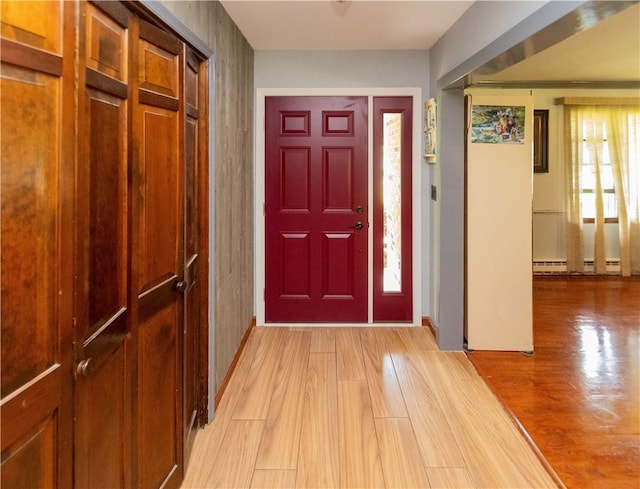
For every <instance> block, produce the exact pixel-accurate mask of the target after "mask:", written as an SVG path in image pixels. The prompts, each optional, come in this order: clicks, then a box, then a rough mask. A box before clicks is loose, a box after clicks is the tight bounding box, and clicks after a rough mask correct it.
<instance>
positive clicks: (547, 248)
mask: <svg viewBox="0 0 640 489" xmlns="http://www.w3.org/2000/svg"><path fill="white" fill-rule="evenodd" d="M560 97H640V90H595V89H591V90H585V89H564V90H560V89H545V90H540V89H537V90H534V91H533V104H534V108H535V109H548V110H549V173H534V174H533V259H534V260H548V259H558V260H564V259H566V258H567V255H566V246H565V243H566V239H565V238H566V237H565V214H564V212H565V201H564V198H565V197H564V165H565V161H564V141H563V133H564V107H563V106H561V105H555V104H554V100H555V99H556V98H560ZM593 227H594V225H593V224H585V225H584V232H585V237H584V243H585V254H584V257H585V259H587V260H591V259H593V248H594V241H593ZM605 234H606V257H607V258H614V259H615V258H620V247H619V244H618V225H617V224H605Z"/></svg>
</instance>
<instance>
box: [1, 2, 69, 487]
mask: <svg viewBox="0 0 640 489" xmlns="http://www.w3.org/2000/svg"><path fill="white" fill-rule="evenodd" d="M75 20H76V19H75V9H74V6H73V5H67V4H64V3H63V2H39V3H30V2H3V3H2V28H1V29H2V30H1V36H2V41H1V42H2V45H1V49H0V52H1V55H0V56H1V62H2V66H1V72H0V93H1V100H0V107H1V117H2V119H1V120H2V124H1V134H0V137H1V147H0V151H1V153H2V167H1V176H0V181H1V184H0V185H1V187H0V196H1V197H0V199H1V209H2V210H1V215H0V221H1V223H0V228H1V229H0V243H1V250H0V252H1V257H2V263H1V266H0V269H1V298H0V301H1V304H2V312H1V324H2V326H1V328H2V331H1V335H2V342H1V345H2V346H1V355H0V358H1V360H0V361H1V369H2V381H1V396H2V400H1V401H0V402H1V405H0V406H1V407H0V410H1V419H0V423H1V425H2V432H1V439H2V441H1V444H2V469H1V472H2V476H1V482H0V485H1V486H2V487H3V488H5V489H11V488H20V489H23V488H40V487H60V488H66V487H72V460H71V456H72V443H71V440H70V439H69V437H68V435H69V434H70V433H71V432H72V425H71V423H72V416H73V411H72V403H71V399H72V382H73V375H72V370H73V352H72V301H73V258H72V256H73V240H72V239H70V237H71V236H72V235H73V229H72V223H73V214H72V206H69V205H66V203H67V202H69V201H70V200H71V199H72V198H73V197H72V196H73V194H72V192H73V188H74V184H73V171H74V168H73V164H74V159H75V154H74V151H75V150H74V148H75V145H74V141H75V134H74V117H75V98H74V93H73V78H74V30H73V27H74V23H75ZM69 87H70V88H71V90H69Z"/></svg>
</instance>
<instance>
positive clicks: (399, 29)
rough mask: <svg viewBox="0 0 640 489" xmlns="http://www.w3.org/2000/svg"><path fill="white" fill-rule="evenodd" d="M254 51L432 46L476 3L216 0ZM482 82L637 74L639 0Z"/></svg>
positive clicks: (632, 76)
mask: <svg viewBox="0 0 640 489" xmlns="http://www.w3.org/2000/svg"><path fill="white" fill-rule="evenodd" d="M221 3H222V4H223V6H224V8H225V10H226V11H227V13H228V14H229V15H230V16H231V18H232V19H233V20H234V22H235V23H236V25H237V26H238V27H239V29H240V30H241V32H242V33H243V34H244V36H245V37H246V38H247V40H248V41H249V44H251V46H252V47H253V48H254V49H255V50H361V49H362V50H364V49H374V50H377V49H429V48H431V46H432V45H433V44H434V43H435V42H436V41H437V40H438V39H439V38H440V37H441V36H442V35H443V34H444V33H445V32H446V31H447V30H448V29H449V28H450V27H451V26H452V25H453V24H454V23H455V22H456V21H457V20H458V19H459V18H460V17H461V16H462V15H463V14H464V12H465V11H466V10H467V9H468V8H469V7H470V6H471V5H472V4H473V1H469V0H465V1H462V0H461V1H451V0H445V1H433V0H421V1H409V0H395V1H380V0H373V1H372V0H342V1H340V0H316V1H307V0H284V1H273V0H221ZM481 78H482V80H498V81H509V80H520V81H522V80H525V81H528V80H534V81H535V80H558V81H562V80H574V81H575V80H578V81H638V80H640V3H638V4H635V5H633V6H632V7H629V8H626V9H625V10H623V11H622V12H620V13H617V14H615V15H613V16H611V17H609V18H607V19H605V20H603V21H601V22H600V23H598V24H597V25H595V26H594V27H592V28H590V29H587V30H584V31H582V32H580V33H578V34H574V35H572V36H569V37H568V38H567V39H565V40H564V41H562V42H559V43H557V44H555V45H553V46H551V47H549V48H547V49H545V50H543V51H541V52H538V53H537V54H533V55H530V56H528V57H527V58H526V59H525V60H524V61H521V62H519V63H517V64H514V65H512V66H510V67H508V68H506V69H504V70H502V71H500V72H499V73H496V74H492V75H483V76H482V77H481Z"/></svg>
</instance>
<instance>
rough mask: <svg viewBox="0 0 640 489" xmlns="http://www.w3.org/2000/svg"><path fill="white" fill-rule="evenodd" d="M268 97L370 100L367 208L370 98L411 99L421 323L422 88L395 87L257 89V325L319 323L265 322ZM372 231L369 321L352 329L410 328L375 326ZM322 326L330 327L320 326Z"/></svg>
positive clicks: (417, 321)
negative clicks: (367, 98)
mask: <svg viewBox="0 0 640 489" xmlns="http://www.w3.org/2000/svg"><path fill="white" fill-rule="evenodd" d="M270 96H345V97H363V96H364V97H369V117H368V119H369V120H368V124H369V128H368V134H369V138H368V145H369V147H368V155H369V156H368V159H369V208H371V201H372V195H373V193H372V192H373V186H372V185H371V168H372V162H373V156H372V155H373V117H372V113H371V111H372V110H373V105H372V99H373V97H406V96H410V97H413V141H412V143H413V144H412V164H413V167H412V180H413V186H412V201H413V202H412V217H413V223H412V225H413V229H412V236H413V244H412V263H413V326H420V325H421V324H422V277H421V273H420V271H421V270H422V257H421V249H422V229H421V223H422V214H421V210H422V206H421V205H420V202H421V189H420V182H421V181H422V165H423V163H422V154H421V148H422V89H421V88H419V87H398V88H257V89H256V100H255V102H256V103H255V107H256V110H255V116H256V117H255V128H254V134H255V152H254V159H253V161H254V203H255V210H254V215H255V223H254V250H255V253H254V256H255V258H254V260H255V263H254V270H255V275H254V284H255V294H254V300H255V304H254V306H255V307H254V310H255V312H256V325H257V326H296V327H299V326H318V323H313V324H307V323H296V324H292V323H284V324H280V323H265V301H264V288H265V222H264V221H265V215H264V199H265V189H264V185H265V180H264V178H265V175H264V164H265V160H264V151H265V134H264V132H265V113H264V101H265V97H270ZM371 233H372V229H371V228H369V309H368V311H369V313H368V319H369V320H368V322H367V323H359V324H355V325H351V326H374V325H375V326H409V325H410V324H407V323H398V324H395V323H376V324H374V323H373V321H372V319H373V301H372V297H373V289H372V285H371V284H372V274H373V265H372V263H373V262H372V257H373V254H372V246H373V245H372V240H371ZM322 325H323V326H330V325H331V326H333V325H334V323H331V324H322ZM336 326H349V325H347V324H336Z"/></svg>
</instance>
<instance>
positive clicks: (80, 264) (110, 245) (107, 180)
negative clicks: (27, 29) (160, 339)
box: [75, 2, 131, 488]
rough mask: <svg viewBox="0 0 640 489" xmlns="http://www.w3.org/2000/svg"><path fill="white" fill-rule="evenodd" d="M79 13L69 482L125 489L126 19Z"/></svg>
mask: <svg viewBox="0 0 640 489" xmlns="http://www.w3.org/2000/svg"><path fill="white" fill-rule="evenodd" d="M97 6H100V8H97ZM80 12H81V16H80V29H79V32H80V52H79V67H80V73H79V81H80V88H79V109H78V122H79V123H78V151H79V154H78V156H79V157H78V165H77V168H78V169H77V180H78V184H77V194H76V199H77V200H76V209H77V223H78V224H77V237H76V243H77V253H76V260H77V264H76V270H77V274H76V276H77V282H76V290H77V299H78V300H77V301H76V310H75V321H76V334H75V337H76V338H75V339H76V341H75V344H76V349H75V350H76V351H75V353H76V389H75V403H76V404H75V405H76V426H75V428H76V431H75V440H76V446H75V482H76V485H77V487H83V488H84V487H86V488H90V487H114V488H115V487H130V485H131V480H130V477H131V476H130V463H129V459H128V457H130V456H131V450H130V434H129V433H130V411H131V410H130V407H129V405H128V404H129V403H130V399H131V374H130V371H131V365H130V363H129V362H127V359H126V353H127V349H128V348H130V341H128V340H127V332H128V320H129V316H130V312H129V309H130V308H129V301H128V294H127V277H128V253H127V248H128V225H127V220H128V215H129V213H128V205H127V148H128V145H127V125H128V124H127V117H128V100H127V98H128V93H127V92H128V87H127V83H128V49H127V46H128V25H129V11H128V10H127V9H126V8H125V7H124V6H123V5H121V4H120V3H118V2H108V3H105V2H103V3H97V4H90V3H85V2H83V3H81V4H80Z"/></svg>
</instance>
